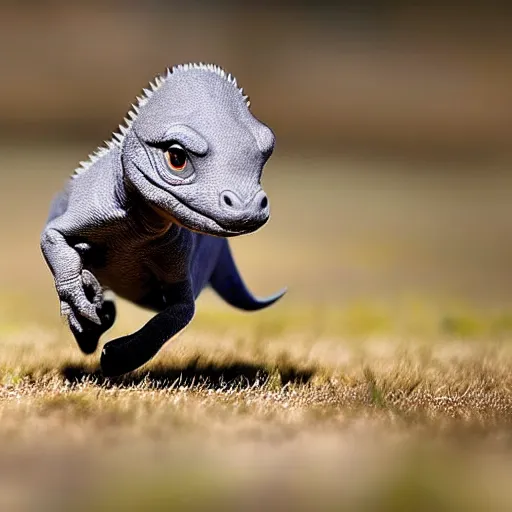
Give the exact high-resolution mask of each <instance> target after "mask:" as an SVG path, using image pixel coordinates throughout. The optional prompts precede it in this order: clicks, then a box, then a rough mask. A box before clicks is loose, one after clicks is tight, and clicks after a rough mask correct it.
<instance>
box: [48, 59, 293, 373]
mask: <svg viewBox="0 0 512 512" xmlns="http://www.w3.org/2000/svg"><path fill="white" fill-rule="evenodd" d="M249 106H250V103H249V100H248V98H247V96H245V95H244V93H243V90H242V89H240V88H239V87H238V85H237V82H236V79H235V78H234V77H233V76H231V75H230V74H227V73H226V72H225V71H224V70H222V69H221V68H219V67H218V66H215V65H212V64H208V65H207V64H185V65H181V66H175V67H174V68H172V69H168V70H167V71H166V73H164V75H162V76H158V77H157V78H156V79H155V80H154V81H153V82H152V83H150V85H149V86H148V88H147V89H144V92H143V95H142V96H141V97H138V98H137V102H136V104H135V105H132V107H133V108H132V110H130V112H129V113H128V117H127V118H126V119H125V120H124V124H122V125H121V126H120V128H119V133H115V134H114V136H113V137H112V140H110V141H108V142H106V147H102V148H100V149H99V150H97V151H96V153H94V154H92V155H90V157H89V159H88V160H87V161H86V162H82V163H81V166H80V167H79V168H78V169H77V170H76V171H75V173H74V175H73V176H72V177H71V179H70V180H69V181H68V183H67V185H66V187H65V188H64V190H63V191H62V192H60V194H58V195H57V196H56V197H55V199H54V200H53V203H52V205H51V208H50V214H49V217H48V220H47V223H46V226H45V228H44V231H43V233H42V235H41V249H42V252H43V255H44V258H45V260H46V263H47V264H48V266H49V267H50V270H51V272H52V274H53V277H54V280H55V287H56V290H57V294H58V296H59V300H60V305H61V313H62V314H63V315H64V316H66V317H67V320H68V323H69V327H70V330H71V332H72V333H73V335H74V337H75V339H76V341H77V343H78V345H79V346H80V348H81V350H82V351H83V352H84V353H89V354H90V353H93V352H94V351H95V350H96V348H97V346H98V342H99V338H100V336H101V335H102V334H103V333H104V332H105V331H106V330H107V329H109V328H110V327H111V326H112V325H113V323H114V320H115V314H116V310H115V306H114V302H113V300H112V299H110V298H107V297H106V296H105V293H104V292H105V291H107V290H111V291H112V292H114V294H116V295H118V296H120V297H123V298H125V299H127V300H129V301H131V302H133V303H135V304H137V305H139V306H142V307H145V308H149V309H151V310H153V311H155V312H157V314H156V315H155V316H154V317H153V318H152V319H151V320H149V321H148V322H147V323H146V324H145V325H144V326H143V327H142V328H141V329H139V330H138V331H137V332H135V333H133V334H130V335H127V336H123V337H121V338H118V339H115V340H112V341H110V342H108V343H106V344H105V345H104V348H103V351H102V353H101V367H102V371H103V373H104V374H105V375H108V376H114V375H121V374H123V373H126V372H129V371H132V370H134V369H136V368H138V367H139V366H141V365H142V364H144V363H146V362H147V361H149V360H150V359H151V358H152V357H153V356H155V355H156V353H157V352H158V351H159V350H160V348H161V347H162V346H163V345H164V343H166V342H167V341H168V340H169V339H170V338H172V337H173V336H174V335H175V334H177V333H178V332H179V331H181V330H182V329H183V328H184V327H185V326H186V325H187V324H188V323H189V322H190V321H191V320H192V317H193V316H194V309H195V307H194V302H195V299H196V298H197V297H198V296H199V293H200V292H201V290H202V289H203V288H205V287H206V286H207V285H211V287H212V288H213V289H214V290H215V291H216V292H217V293H218V294H219V295H220V296H221V297H222V298H223V299H224V300H225V301H226V302H228V303H229V304H231V305H232V306H235V307H238V308H240V309H243V310H247V311H251V310H258V309H261V308H264V307H266V306H269V305H271V304H273V303H274V302H275V301H276V300H278V299H279V298H280V297H281V296H282V295H283V294H284V292H285V290H282V291H281V292H279V293H277V294H276V295H274V296H271V297H268V298H265V299H258V298H256V297H254V296H253V295H252V294H251V293H250V291H249V290H248V289H247V288H246V286H245V285H244V283H243V281H242V279H241V277H240V275H239V273H238V271H237V268H236V266H235V263H234V261H233V258H232V255H231V251H230V248H229V245H228V240H227V237H232V236H237V235H243V234H247V233H250V232H253V231H255V230H257V229H258V228H260V227H261V226H263V224H265V223H266V222H267V220H268V218H269V202H268V199H267V196H266V195H265V192H264V191H263V189H262V188H261V184H260V181H261V175H262V171H263V166H264V165H265V163H266V162H267V160H268V158H269V157H270V155H271V154H272V151H273V148H274V141H275V139H274V134H273V132H272V131H271V130H270V128H268V127H267V126H266V125H264V124H263V123H262V122H260V121H259V120H257V119H256V118H255V117H254V116H253V114H252V113H251V111H250V109H249Z"/></svg>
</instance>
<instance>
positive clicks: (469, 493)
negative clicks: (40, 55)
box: [0, 153, 512, 511]
mask: <svg viewBox="0 0 512 512" xmlns="http://www.w3.org/2000/svg"><path fill="white" fill-rule="evenodd" d="M41 155H43V156H41ZM38 156H39V157H40V161H39V160H38V161H37V163H38V165H39V164H40V166H42V169H39V170H40V172H39V173H35V172H34V170H35V169H36V167H37V166H36V162H35V159H34V158H33V157H30V155H29V156H28V157H27V156H24V157H20V156H19V155H18V154H16V153H8V154H7V157H6V156H5V154H4V158H5V161H3V162H2V161H0V169H1V168H7V167H8V168H9V169H14V171H13V174H12V176H11V178H10V180H11V181H12V183H10V184H9V188H8V192H9V193H8V194H5V197H4V201H3V202H1V203H0V214H1V215H0V217H1V218H2V219H5V222H4V225H3V226H0V227H3V228H4V229H5V237H4V239H5V240H9V241H10V243H9V244H7V245H6V246H5V247H3V248H2V251H1V253H0V265H1V266H2V269H3V272H2V274H1V275H0V284H1V286H2V291H1V292H0V347H1V348H0V510H9V511H11V510H134V511H135V510H197V509H205V510H216V509H219V510H221V509H222V510H237V511H238V510H251V509H254V510H261V509H268V510H350V511H354V510H363V511H366V510H368V511H373V510H384V511H391V510H425V511H427V510H429V511H430V510H484V509H485V510H493V509H494V510H505V509H507V508H512V507H510V506H509V503H510V502H511V501H510V500H512V491H510V486H509V485H508V482H509V480H510V476H511V474H512V466H511V464H510V455H511V454H512V434H511V433H512V429H511V426H512V425H511V423H512V376H511V375H512V374H511V372H510V368H511V366H512V344H511V341H512V313H511V310H510V307H509V306H510V300H509V295H508V293H509V292H508V290H509V286H508V285H509V284H510V275H509V272H508V266H509V262H510V258H508V255H509V254H510V249H509V246H508V245H507V242H506V237H505V234H506V233H507V230H508V228H509V225H508V223H509V220H508V219H510V218H512V215H508V214H509V213H512V212H510V210H509V209H510V206H509V201H508V198H506V197H505V196H504V195H503V194H502V193H501V191H502V189H503V187H504V186H505V184H506V183H508V182H507V177H505V176H502V175H501V174H500V173H497V174H496V175H495V179H496V182H495V183H494V185H492V183H491V182H490V181H489V180H490V178H489V177H488V178H487V180H488V181H486V183H487V186H488V188H487V189H483V190H480V185H481V183H480V182H479V181H478V180H476V181H475V182H474V183H473V182H471V179H469V181H467V182H466V188H465V189H463V190H461V189H459V188H458V185H457V183H458V182H457V180H456V179H455V178H453V176H452V178H449V177H448V178H442V179H440V178H437V179H438V180H439V182H438V183H437V184H436V182H435V179H434V182H433V183H430V182H429V183H428V184H429V186H426V182H425V181H422V179H421V178H420V177H421V176H422V175H421V174H418V175H417V176H418V177H416V178H411V177H410V176H408V177H407V179H406V182H405V185H404V183H403V182H402V181H401V180H400V179H397V176H398V177H400V176H404V175H401V174H400V173H398V174H393V173H394V172H395V171H391V170H390V169H388V170H387V171H386V172H387V176H388V178H389V181H386V178H385V177H383V176H381V175H379V174H378V173H377V172H376V171H375V172H374V170H366V171H364V169H361V168H359V169H357V173H353V174H351V173H350V172H348V171H346V172H345V174H342V173H339V174H335V173H334V172H333V173H330V172H329V168H328V169H327V171H326V172H325V173H324V174H320V173H319V172H316V173H312V174H311V173H308V172H306V171H304V172H302V173H299V174H297V175H294V174H293V173H292V170H293V168H294V166H293V165H292V163H293V162H290V161H289V162H287V161H284V162H283V161H281V166H277V168H275V169H274V172H276V171H277V170H282V171H283V172H284V173H285V175H284V176H285V178H286V177H287V178H286V179H285V178H279V179H276V178H274V179H272V174H270V181H269V189H270V194H271V196H272V197H276V198H277V197H279V198H280V200H279V201H278V200H277V199H276V201H275V202H276V206H277V208H276V209H275V221H273V224H271V225H270V226H269V227H268V228H267V229H266V230H264V231H263V232H262V234H261V235H258V236H255V237H250V238H245V239H243V240H239V241H235V244H234V245H235V249H236V252H237V256H238V257H239V260H240V262H241V266H242V267H243V268H244V273H245V274H246V275H247V278H248V281H249V283H250V284H251V286H252V287H253V288H254V289H255V290H256V291H257V292H258V293H265V292H268V291H270V290H272V289H273V288H274V287H275V288H278V287H279V286H280V285H283V284H288V285H290V287H291V292H290V296H289V297H288V298H287V299H286V300H285V301H283V303H281V304H279V305H277V306H276V307H274V308H272V309H270V310H269V311H265V312H261V313H258V314H254V315H244V314H241V313H237V312H235V311H233V310H231V309H229V308H228V307H227V306H225V305H221V304H220V303H219V302H218V301H216V300H215V299H213V298H212V296H210V295H208V294H207V295H206V296H204V297H202V298H201V301H200V305H199V307H198V310H199V313H198V315H197V317H196V318H195V319H194V322H193V324H192V326H191V327H190V328H189V329H187V330H186V331H185V333H183V335H182V336H181V337H180V338H179V339H177V340H175V341H173V342H172V343H169V344H168V345H167V346H166V347H165V349H164V350H163V351H162V352H161V353H160V354H159V356H158V357H157V358H156V359H155V360H154V361H153V362H151V363H150V364H149V365H148V366H147V367H145V368H142V369H141V370H140V371H138V372H136V373H134V374H131V375H128V376H126V377H124V378H120V379H114V380H107V379H104V378H103V376H102V375H101V372H100V371H99V370H98V367H97V359H98V356H97V354H96V355H95V356H92V357H89V358H85V357H83V356H81V355H80V353H79V351H78V350H77V348H76V347H75V346H74V344H73V342H72V340H71V338H70V335H69V333H68V331H67V329H66V328H65V326H64V325H62V324H60V323H59V322H58V319H57V311H58V308H57V304H56V299H55V296H54V293H53V290H52V287H51V280H50V278H49V275H48V273H47V271H46V269H45V268H44V265H43V263H42V261H41V258H40V256H39V254H38V253H37V236H38V232H39V228H40V224H41V223H42V219H43V218H44V211H45V208H46V207H47V203H48V200H49V197H50V196H51V194H52V192H53V191H54V190H55V189H56V188H57V185H58V183H59V182H60V180H61V176H60V174H59V173H60V172H61V170H62V171H63V172H62V176H63V175H64V174H65V170H66V169H65V165H64V164H66V165H68V162H67V160H66V158H67V156H66V155H64V157H62V158H63V160H59V159H58V158H56V157H55V158H51V159H50V158H46V157H45V156H44V154H42V153H39V154H38ZM69 160H70V162H69V165H71V163H72V162H71V161H73V162H74V161H75V155H73V159H71V158H69ZM50 162H51V164H52V165H54V163H55V162H56V163H57V164H59V162H60V164H59V165H61V166H62V169H61V168H59V169H60V170H59V173H55V174H51V173H50V172H49V169H50ZM303 165H304V164H303ZM331 165H332V164H331ZM45 166H47V167H45ZM27 169H28V170H27ZM331 169H332V167H331ZM324 171H325V169H324ZM381 171H382V170H381V169H379V172H381ZM361 173H362V174H361ZM291 176H293V186H292V187H291V188H290V187H288V186H287V184H288V185H289V184H290V181H286V180H289V178H290V177H291ZM310 176H313V177H314V179H313V178H312V177H310ZM319 176H322V177H323V179H329V180H330V183H331V185H332V187H323V188H318V187H316V184H317V183H318V181H316V180H318V177H319ZM43 177H44V179H43ZM407 180H409V181H407ZM29 181H30V182H31V183H32V184H33V186H34V190H37V191H38V193H37V194H34V197H33V201H32V202H31V209H26V210H24V211H19V210H16V198H17V197H19V195H20V193H21V191H22V190H24V187H25V184H26V183H27V182H29ZM491 181H492V180H491ZM490 183H491V184H490ZM441 184H442V186H441ZM491 185H492V186H491ZM347 186H348V188H347ZM445 186H446V187H448V188H446V187H445ZM315 187H316V188H315ZM450 187H451V188H450ZM441 190H442V191H443V192H442V193H441V192H440V191H441ZM450 191H451V192H453V194H450V193H448V192H450ZM434 199H435V208H433V204H434ZM342 200H343V201H342ZM308 201H309V203H308ZM477 201H479V203H478V204H483V205H484V206H485V208H482V209H480V210H479V213H478V215H477V214H476V213H475V212H474V211H473V207H474V206H475V204H476V202H477ZM305 204H314V205H315V206H316V208H317V212H318V218H320V219H321V220H322V222H321V223H320V224H319V225H317V224H316V223H315V220H316V219H315V218H314V217H312V216H311V215H306V213H305V211H304V205H305ZM12 211H18V213H19V215H18V218H17V220H18V223H17V224H16V229H13V225H12V224H10V223H9V222H7V220H9V219H10V218H12V213H11V212H12ZM484 211H485V212H486V213H485V217H482V215H483V213H482V212H484ZM35 219H38V222H36V221H35ZM340 219H341V222H340ZM461 219H465V220H464V222H462V221H461ZM39 221H41V222H39ZM441 227H442V229H441ZM298 228H300V229H298ZM306 235H307V236H306ZM498 242H499V243H500V244H501V245H497V244H498ZM496 247H500V251H496ZM304 269H308V270H307V271H305V270H304ZM457 291H458V292H459V293H456V292H457ZM411 292H413V293H411ZM369 297H371V299H369ZM450 297H459V298H460V297H462V298H463V300H457V301H453V300H451V299H450V300H449V298H450ZM147 318H148V314H147V313H145V312H143V311H140V310H137V309H136V308H134V307H132V306H130V305H128V304H125V303H121V305H120V315H119V320H118V322H117V323H116V326H115V327H114V329H113V330H112V332H111V333H109V335H108V337H107V338H112V337H114V336H119V335H121V334H123V333H126V332H130V331H133V330H135V329H136V328H138V327H139V326H140V325H141V324H142V323H143V322H144V321H145V320H147Z"/></svg>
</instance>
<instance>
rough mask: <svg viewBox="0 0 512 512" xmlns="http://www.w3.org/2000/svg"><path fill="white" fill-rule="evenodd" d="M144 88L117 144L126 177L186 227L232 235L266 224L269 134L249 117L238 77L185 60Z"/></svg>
mask: <svg viewBox="0 0 512 512" xmlns="http://www.w3.org/2000/svg"><path fill="white" fill-rule="evenodd" d="M144 93H145V95H144V97H143V98H140V99H139V105H138V106H137V107H135V112H133V113H132V114H131V117H132V119H133V121H132V122H131V121H128V128H125V129H124V130H123V133H122V135H121V136H120V137H119V141H118V143H119V145H120V146H121V148H122V162H123V169H124V176H125V180H128V182H129V184H130V185H131V186H133V187H135V188H136V189H137V190H138V192H139V193H140V194H141V195H142V196H143V197H144V198H145V199H146V200H147V201H148V202H149V203H150V204H152V205H154V206H155V207H156V208H158V209H159V210H160V211H161V212H162V213H163V214H167V215H168V216H169V218H170V219H172V220H173V221H174V222H176V223H178V224H181V225H183V226H185V227H186V228H188V229H192V230H195V231H199V232H201V233H207V234H211V235H218V236H235V235H241V234H245V233H249V232H252V231H255V230H256V229H258V228H259V227H261V226H262V225H263V224H265V222H266V221H267V220H268V218H269V202H268V198H267V196H266V194H265V192H264V191H263V189H262V187H261V183H260V181H261V175H262V171H263V166H264V165H265V163H266V161H267V160H268V158H269V157H270V155H271V154H272V150H273V148H274V134H273V133H272V131H271V130H270V129H269V128H268V127H267V126H265V125H264V124H263V123H261V122H260V121H258V120H257V119H256V118H255V117H254V116H253V115H252V113H251V112H250V110H249V102H248V101H247V97H246V96H244V95H243V92H242V90H241V89H239V88H238V87H237V84H236V80H235V79H234V78H233V77H232V76H231V75H227V74H226V73H225V72H224V71H223V70H221V69H220V68H218V67H216V66H212V65H203V64H190V65H185V66H178V67H176V68H173V69H172V70H171V71H169V72H168V73H167V75H166V76H165V77H164V78H158V79H157V80H156V82H155V84H152V85H151V90H145V91H144Z"/></svg>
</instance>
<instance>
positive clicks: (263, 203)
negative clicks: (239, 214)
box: [260, 196, 268, 208]
mask: <svg viewBox="0 0 512 512" xmlns="http://www.w3.org/2000/svg"><path fill="white" fill-rule="evenodd" d="M260 206H261V207H262V208H266V207H267V206H268V198H267V196H265V197H264V198H263V199H262V200H261V203H260Z"/></svg>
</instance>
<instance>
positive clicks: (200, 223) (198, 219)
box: [135, 164, 260, 238]
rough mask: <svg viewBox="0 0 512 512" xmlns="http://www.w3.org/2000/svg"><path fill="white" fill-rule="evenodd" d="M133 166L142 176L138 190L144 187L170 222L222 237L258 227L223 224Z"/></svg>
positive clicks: (244, 233)
mask: <svg viewBox="0 0 512 512" xmlns="http://www.w3.org/2000/svg"><path fill="white" fill-rule="evenodd" d="M135 168H136V169H137V170H138V171H139V173H138V175H139V176H140V177H141V178H143V180H142V182H140V183H139V185H143V186H142V187H140V186H139V187H138V188H139V190H144V189H146V197H147V198H148V199H150V202H151V203H153V205H154V206H155V207H156V208H157V209H158V210H159V211H160V212H161V213H162V215H164V216H166V217H168V218H169V220H170V222H172V223H174V224H176V225H178V226H181V227H183V228H185V229H189V230H190V231H194V232H196V233H200V234H203V235H212V236H218V237H224V238H229V237H234V236H241V235H247V234H249V233H252V232H253V231H256V229H258V228H259V227H260V225H251V224H241V225H240V227H239V228H238V227H236V228H234V227H233V226H229V227H228V226H223V225H222V224H221V223H220V222H219V221H217V220H216V219H215V218H213V217H210V216H208V215H207V214H205V213H203V212H200V211H198V210H197V209H195V208H194V207H192V206H190V205H188V204H186V203H185V202H184V201H182V200H181V199H179V198H178V197H176V195H174V194H173V193H172V192H170V191H169V190H167V189H164V188H163V187H162V186H161V185H160V184H159V183H158V182H156V181H154V180H153V179H152V178H150V177H149V176H148V175H146V174H145V173H144V172H143V171H142V169H140V168H139V166H138V165H136V164H135Z"/></svg>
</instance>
